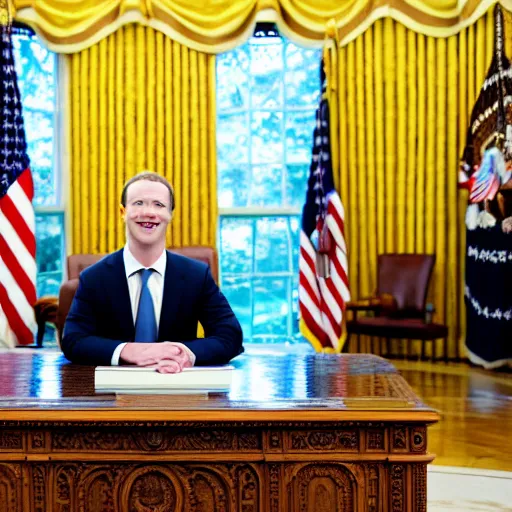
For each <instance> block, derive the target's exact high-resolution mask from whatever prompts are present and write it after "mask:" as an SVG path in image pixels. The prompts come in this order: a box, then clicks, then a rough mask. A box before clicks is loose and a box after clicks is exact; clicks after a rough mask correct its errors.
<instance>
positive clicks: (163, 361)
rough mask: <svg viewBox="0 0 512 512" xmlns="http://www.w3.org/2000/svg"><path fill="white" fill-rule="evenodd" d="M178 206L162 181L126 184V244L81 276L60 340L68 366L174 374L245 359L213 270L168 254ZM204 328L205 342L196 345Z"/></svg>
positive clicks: (143, 177) (150, 177)
mask: <svg viewBox="0 0 512 512" xmlns="http://www.w3.org/2000/svg"><path fill="white" fill-rule="evenodd" d="M174 206H175V204H174V191H173V189H172V187H171V185H170V184H169V182H168V181H167V180H166V179H165V178H163V177H162V176H159V175H158V174H155V173H152V172H148V171H145V172H142V173H140V174H138V175H137V176H135V177H133V178H132V179H130V180H129V181H128V182H127V183H126V184H125V186H124V189H123V192H122V196H121V215H122V217H123V220H124V222H125V225H126V239H127V242H126V245H125V247H124V248H123V249H121V250H119V251H117V252H114V253H112V254H110V255H108V256H106V257H105V258H103V259H102V260H101V261H99V262H98V263H96V264H94V265H92V266H91V267H89V268H87V269H85V270H84V271H83V272H82V273H81V274H80V282H79V285H78V289H77V292H76V295H75V298H74V299H73V303H72V305H71V309H70V312H69V314H68V317H67V319H66V324H65V326H64V335H63V338H62V350H63V352H64V355H65V356H66V357H67V358H68V359H69V360H70V361H72V362H75V363H79V364H91V365H110V364H112V365H118V364H133V365H138V366H156V367H157V369H158V371H160V372H162V373H175V372H180V371H181V370H182V369H183V368H185V367H190V366H193V365H194V364H196V365H214V364H223V363H226V362H228V361H229V360H230V359H231V358H233V357H235V356H237V355H238V354H240V353H241V352H243V347H242V330H241V328H240V324H239V323H238V321H237V319H236V317H235V315H234V313H233V311H232V309H231V307H230V306H229V304H228V302H227V300H226V298H225V297H224V295H223V294H222V293H221V292H220V290H219V288H218V287H217V285H216V284H215V282H214V280H213V278H212V275H211V273H210V270H209V267H208V265H206V264H204V263H201V262H199V261H196V260H192V259H189V258H185V257H184V256H180V255H177V254H173V253H171V252H169V251H166V249H165V238H166V231H167V226H168V225H169V223H170V221H171V219H172V213H173V211H174ZM198 321H199V322H201V325H202V326H203V328H204V331H205V338H197V323H198ZM156 341H158V342H160V343H154V342H156Z"/></svg>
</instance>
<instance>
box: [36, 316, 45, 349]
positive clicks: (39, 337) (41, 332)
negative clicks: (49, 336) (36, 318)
mask: <svg viewBox="0 0 512 512" xmlns="http://www.w3.org/2000/svg"><path fill="white" fill-rule="evenodd" d="M45 328H46V323H45V322H42V323H40V324H38V325H37V338H36V340H37V346H38V347H42V346H43V338H44V331H45Z"/></svg>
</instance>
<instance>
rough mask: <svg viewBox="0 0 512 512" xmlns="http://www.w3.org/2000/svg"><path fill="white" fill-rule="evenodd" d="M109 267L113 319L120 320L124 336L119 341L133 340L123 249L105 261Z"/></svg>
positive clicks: (132, 324)
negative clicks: (111, 285) (111, 284)
mask: <svg viewBox="0 0 512 512" xmlns="http://www.w3.org/2000/svg"><path fill="white" fill-rule="evenodd" d="M107 263H108V265H110V267H111V268H110V271H111V272H112V273H111V276H112V283H113V285H114V286H113V290H112V291H113V299H114V300H113V304H114V311H115V316H114V318H113V319H112V321H114V322H115V318H119V319H120V328H121V330H122V331H123V333H124V335H123V336H122V337H121V339H127V340H133V338H134V337H135V327H134V322H133V315H132V305H131V302H130V291H129V290H128V280H127V279H126V270H125V268H124V259H123V249H121V250H119V251H117V252H115V253H113V254H112V257H111V258H109V259H108V261H107Z"/></svg>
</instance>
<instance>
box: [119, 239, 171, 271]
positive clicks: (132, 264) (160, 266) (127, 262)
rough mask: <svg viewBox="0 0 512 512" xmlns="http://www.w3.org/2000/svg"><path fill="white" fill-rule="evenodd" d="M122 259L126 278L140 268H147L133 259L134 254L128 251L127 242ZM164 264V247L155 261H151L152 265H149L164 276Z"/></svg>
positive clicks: (165, 252) (165, 261) (165, 256)
mask: <svg viewBox="0 0 512 512" xmlns="http://www.w3.org/2000/svg"><path fill="white" fill-rule="evenodd" d="M123 260H124V269H125V272H126V277H127V278H128V277H130V276H131V275H133V274H134V273H135V272H138V271H139V270H140V269H142V268H147V267H145V266H144V265H142V264H141V263H139V262H138V261H137V260H136V259H135V256H134V255H133V254H132V253H131V252H130V249H129V248H128V244H127V245H125V246H124V250H123ZM166 265H167V251H166V250H165V249H164V251H163V252H162V254H161V255H160V257H159V258H158V259H157V260H156V261H155V263H153V265H151V268H152V269H153V270H156V271H157V272H158V273H159V274H160V275H161V276H164V275H165V267H166Z"/></svg>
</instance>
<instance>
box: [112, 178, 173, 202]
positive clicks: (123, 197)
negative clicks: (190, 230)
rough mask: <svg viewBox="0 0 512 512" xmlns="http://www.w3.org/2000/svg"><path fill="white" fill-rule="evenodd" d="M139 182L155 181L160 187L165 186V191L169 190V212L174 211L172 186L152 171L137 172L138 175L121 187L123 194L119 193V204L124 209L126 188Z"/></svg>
mask: <svg viewBox="0 0 512 512" xmlns="http://www.w3.org/2000/svg"><path fill="white" fill-rule="evenodd" d="M141 180H147V181H156V182H157V183H161V184H162V185H165V186H166V187H167V190H169V196H170V198H171V212H172V211H174V207H175V206H176V205H175V203H174V189H173V188H172V185H171V184H170V183H169V182H168V181H167V180H166V179H165V178H164V177H163V176H160V174H157V173H156V172H152V171H142V172H139V174H136V175H135V176H133V178H130V179H129V180H128V181H127V182H126V183H125V184H124V187H123V192H122V193H121V204H122V205H123V206H125V207H126V193H127V190H128V187H129V186H130V185H131V184H132V183H135V182H136V181H141Z"/></svg>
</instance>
